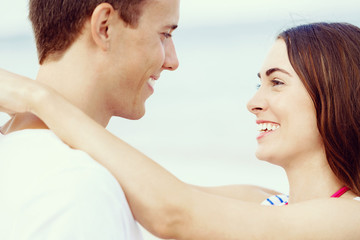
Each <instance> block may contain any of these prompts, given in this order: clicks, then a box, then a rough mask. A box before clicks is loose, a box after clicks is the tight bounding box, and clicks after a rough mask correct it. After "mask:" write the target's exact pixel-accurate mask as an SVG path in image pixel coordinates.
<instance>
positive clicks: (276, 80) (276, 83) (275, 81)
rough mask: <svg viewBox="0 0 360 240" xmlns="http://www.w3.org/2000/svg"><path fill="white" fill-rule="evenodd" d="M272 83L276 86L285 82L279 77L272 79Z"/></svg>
mask: <svg viewBox="0 0 360 240" xmlns="http://www.w3.org/2000/svg"><path fill="white" fill-rule="evenodd" d="M271 84H272V85H273V86H274V87H275V86H279V85H283V84H284V83H283V82H282V81H280V80H278V79H273V80H271Z"/></svg>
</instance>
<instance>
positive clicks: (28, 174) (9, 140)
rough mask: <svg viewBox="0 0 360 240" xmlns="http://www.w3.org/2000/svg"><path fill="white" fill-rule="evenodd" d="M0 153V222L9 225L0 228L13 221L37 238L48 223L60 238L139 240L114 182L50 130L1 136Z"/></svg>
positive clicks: (91, 161)
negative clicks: (67, 235)
mask: <svg viewBox="0 0 360 240" xmlns="http://www.w3.org/2000/svg"><path fill="white" fill-rule="evenodd" d="M0 154H1V157H0V195H1V194H4V195H2V196H5V197H3V198H1V199H0V208H1V206H7V207H6V208H7V209H6V211H5V213H4V214H3V216H2V217H0V220H1V219H5V218H7V219H8V221H9V223H8V224H5V225H4V228H6V227H10V226H11V224H13V223H14V222H13V221H15V220H16V221H17V223H16V224H17V225H18V226H19V228H20V229H22V230H23V232H28V231H36V234H37V233H39V234H43V230H41V229H43V226H44V223H46V224H45V225H46V226H47V224H48V223H49V222H51V224H49V227H51V228H58V229H59V231H60V230H61V232H63V233H64V234H65V233H71V234H75V233H79V234H85V233H86V234H87V233H89V234H88V235H86V236H88V237H90V236H93V238H91V239H100V238H102V239H115V238H116V239H126V238H125V237H123V236H124V234H125V235H126V234H131V235H134V236H139V238H141V236H140V233H139V232H138V229H137V225H136V223H135V221H134V219H133V217H132V214H131V212H130V208H129V206H128V203H127V201H126V198H125V195H124V193H123V191H122V189H121V187H120V185H119V184H118V182H117V181H116V179H115V178H114V177H113V176H112V175H111V174H110V172H109V171H108V170H107V169H105V168H104V167H103V166H101V165H100V164H98V163H97V162H96V161H95V160H93V159H92V158H90V156H89V155H87V154H86V153H84V152H81V151H78V150H74V149H72V148H70V147H69V146H67V145H66V144H64V143H63V142H62V141H61V140H60V139H58V138H57V137H56V136H55V135H54V134H53V133H52V132H51V131H49V130H26V131H19V132H16V133H14V134H10V135H8V136H5V137H2V139H1V141H0ZM35 215H36V216H37V217H36V218H35V219H34V218H31V216H35ZM99 216H101V217H99ZM50 219H56V220H54V221H49V220H50ZM29 221H32V222H33V224H32V225H31V228H30V226H29V225H28V222H29ZM0 222H1V221H0ZM63 222H68V224H65V225H64V224H62V223H63ZM82 228H83V229H82ZM0 229H1V227H0ZM9 229H10V228H9ZM46 229H47V228H45V230H46ZM79 229H82V230H79ZM88 229H91V230H88ZM5 232H6V231H5ZM29 234H30V232H29ZM5 235H6V234H5ZM0 236H1V234H0ZM105 236H108V237H105ZM64 239H66V238H64ZM88 239H89V238H88ZM134 239H137V238H134Z"/></svg>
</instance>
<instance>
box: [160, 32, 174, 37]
mask: <svg viewBox="0 0 360 240" xmlns="http://www.w3.org/2000/svg"><path fill="white" fill-rule="evenodd" d="M162 34H163V35H164V37H165V38H171V37H172V35H171V33H167V32H164V33H162Z"/></svg>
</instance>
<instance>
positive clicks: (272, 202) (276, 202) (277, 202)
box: [261, 195, 289, 206]
mask: <svg viewBox="0 0 360 240" xmlns="http://www.w3.org/2000/svg"><path fill="white" fill-rule="evenodd" d="M288 201H289V196H288V195H273V196H271V197H269V198H267V199H266V200H265V201H263V202H262V203H261V205H265V206H283V205H286V204H287V203H288Z"/></svg>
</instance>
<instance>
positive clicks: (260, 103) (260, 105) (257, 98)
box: [247, 89, 267, 115]
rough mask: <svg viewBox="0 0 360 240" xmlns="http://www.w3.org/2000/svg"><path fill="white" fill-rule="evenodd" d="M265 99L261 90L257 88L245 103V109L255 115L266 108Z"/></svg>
mask: <svg viewBox="0 0 360 240" xmlns="http://www.w3.org/2000/svg"><path fill="white" fill-rule="evenodd" d="M266 108H267V101H266V99H265V96H264V94H263V92H262V91H261V90H260V89H259V90H258V91H257V92H256V93H255V95H254V96H253V97H252V98H251V99H250V100H249V102H248V103H247V109H248V110H249V112H251V113H253V114H255V115H257V114H258V113H260V112H262V111H264V110H266Z"/></svg>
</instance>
